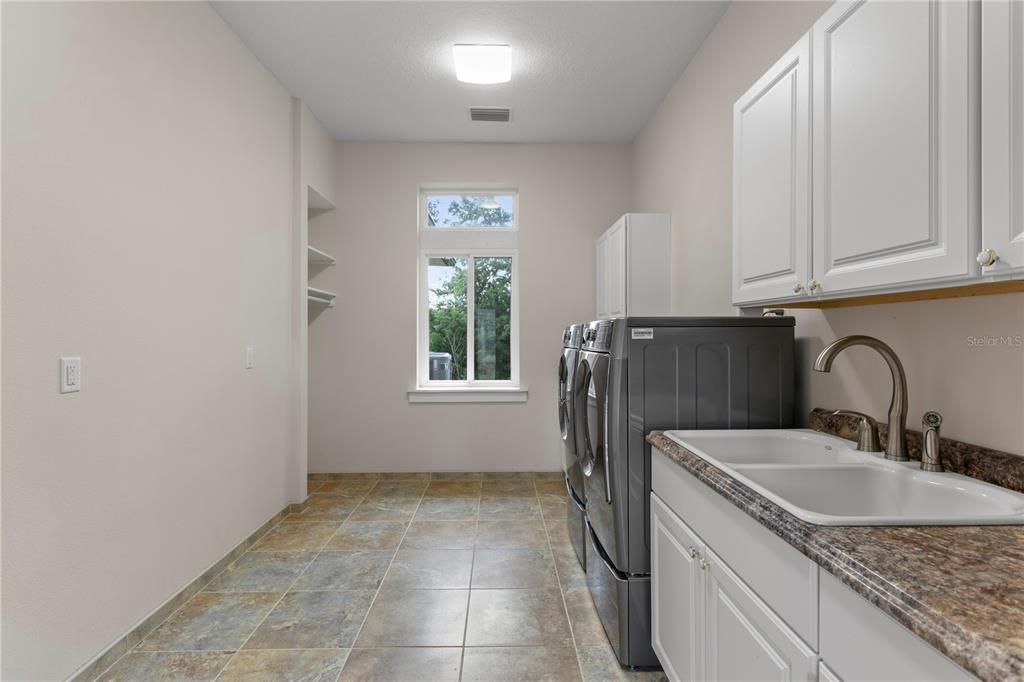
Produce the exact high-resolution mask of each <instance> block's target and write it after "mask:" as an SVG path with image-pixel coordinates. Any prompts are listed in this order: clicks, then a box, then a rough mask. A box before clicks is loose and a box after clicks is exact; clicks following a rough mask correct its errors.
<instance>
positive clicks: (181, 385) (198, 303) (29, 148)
mask: <svg viewBox="0 0 1024 682" xmlns="http://www.w3.org/2000/svg"><path fill="white" fill-rule="evenodd" d="M2 39H3V93H2V98H3V123H4V127H3V181H4V186H3V190H4V191H3V198H4V203H3V227H4V234H3V239H4V244H3V246H4V249H3V277H4V279H3V314H4V325H3V348H4V355H3V377H4V384H3V407H4V414H3V421H4V431H3V450H4V459H3V490H2V492H3V541H4V545H3V586H2V587H3V671H2V677H3V678H4V679H11V680H14V679H46V680H53V679H60V678H63V677H65V676H67V675H69V674H71V673H72V672H73V671H74V670H75V669H76V668H78V667H79V666H80V665H82V664H84V663H85V662H86V661H87V660H89V659H90V658H91V657H92V656H94V655H95V654H97V653H98V652H99V651H100V650H101V649H103V648H104V647H106V645H108V644H109V643H110V642H112V641H113V640H114V639H116V638H117V637H119V636H120V635H122V634H123V633H124V632H125V631H126V630H128V629H129V628H131V627H132V626H133V625H134V624H135V623H137V622H138V621H139V620H141V619H142V618H143V617H145V616H146V615H147V614H148V613H149V612H150V611H152V610H153V609H155V608H156V607H158V606H159V605H160V604H161V603H162V602H163V601H164V600H166V599H167V598H168V597H169V596H171V595H172V594H173V593H175V592H176V591H177V590H179V589H181V588H182V587H183V586H184V585H185V584H186V583H188V582H189V581H190V580H192V579H193V578H195V577H196V576H197V575H199V574H200V573H201V572H202V571H203V570H204V569H205V568H206V567H207V566H209V565H210V564H211V563H212V562H214V561H215V560H217V559H218V558H219V557H221V556H222V555H223V554H224V553H225V552H226V551H227V550H229V549H230V548H231V547H233V546H234V545H235V544H236V543H238V542H240V541H241V540H242V539H244V538H245V537H246V536H247V535H248V534H249V533H251V532H252V531H253V530H255V529H256V528H257V527H258V526H259V525H261V524H262V523H263V522H265V521H266V520H267V519H268V518H269V517H271V516H272V515H273V514H274V513H276V512H277V511H279V510H280V509H281V508H282V507H283V506H284V505H285V504H286V503H288V502H289V501H291V500H290V499H289V495H288V494H287V492H286V481H287V479H288V473H287V471H286V469H287V465H288V458H287V456H286V452H287V448H288V446H289V441H288V437H289V419H288V417H289V411H290V405H289V386H290V381H291V371H292V370H291V367H290V355H289V348H290V338H289V320H290V315H291V301H290V291H289V285H290V278H291V267H290V262H289V258H290V249H291V248H292V243H291V238H292V233H291V230H292V218H293V206H292V191H291V182H292V174H291V163H292V144H291V123H290V119H291V100H290V97H289V95H288V93H287V92H286V91H285V90H284V89H283V88H282V87H281V86H280V85H279V84H278V83H277V82H276V81H275V80H274V78H273V77H272V76H271V75H270V74H269V73H268V72H267V71H266V70H265V69H264V68H263V67H262V66H261V65H260V64H259V63H258V62H257V60H256V59H255V58H254V57H253V55H252V54H251V53H249V52H248V50H246V48H245V47H244V46H243V45H242V43H241V42H240V41H239V40H238V39H237V38H236V37H235V35H234V34H233V33H232V32H231V31H230V30H229V29H228V27H227V26H226V25H225V24H224V23H223V22H222V20H221V19H220V18H219V17H218V16H217V15H216V14H215V13H214V12H213V10H212V9H211V8H210V7H209V6H207V5H205V4H190V3H186V4H176V3H168V4H91V3H83V4H74V3H67V4H25V5H22V4H16V3H4V6H3V36H2ZM246 344H252V345H254V346H255V349H256V368H255V369H254V370H252V371H246V370H245V369H244V347H245V346H246ZM60 355H80V356H81V357H82V362H83V370H82V376H83V389H82V392H81V393H78V394H72V395H64V396H62V395H59V394H58V392H57V373H58V371H57V370H58V356H60Z"/></svg>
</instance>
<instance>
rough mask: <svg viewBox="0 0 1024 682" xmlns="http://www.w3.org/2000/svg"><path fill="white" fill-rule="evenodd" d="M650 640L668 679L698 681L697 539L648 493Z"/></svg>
mask: <svg viewBox="0 0 1024 682" xmlns="http://www.w3.org/2000/svg"><path fill="white" fill-rule="evenodd" d="M651 521H652V524H651V609H652V611H651V620H652V631H651V639H652V644H653V646H654V653H656V654H657V655H658V659H659V660H660V661H661V667H662V668H664V670H665V674H666V675H667V676H668V678H669V679H670V680H672V681H673V682H677V681H679V680H702V679H704V678H705V675H704V671H703V669H702V666H701V655H700V654H701V630H702V628H701V625H702V618H703V608H702V607H703V601H704V589H703V588H704V581H703V576H702V575H701V568H700V564H701V558H700V557H701V552H702V551H703V549H704V546H703V544H702V543H701V542H700V540H699V538H698V537H697V536H696V535H695V534H694V533H693V531H691V530H690V529H689V528H688V527H687V526H686V524H684V523H683V522H682V520H681V519H680V518H679V517H678V516H676V515H675V514H674V513H672V511H670V510H669V508H668V507H666V506H665V504H664V503H663V502H662V501H661V499H660V498H659V497H658V496H656V495H653V494H652V495H651Z"/></svg>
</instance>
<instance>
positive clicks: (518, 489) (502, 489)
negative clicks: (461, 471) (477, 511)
mask: <svg viewBox="0 0 1024 682" xmlns="http://www.w3.org/2000/svg"><path fill="white" fill-rule="evenodd" d="M533 486H534V482H533V479H526V478H522V479H520V478H497V479H487V480H484V482H483V485H482V486H481V487H480V494H482V495H483V496H485V497H487V496H490V497H536V496H537V490H536V489H535V488H534V487H533Z"/></svg>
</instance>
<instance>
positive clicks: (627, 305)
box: [596, 213, 672, 319]
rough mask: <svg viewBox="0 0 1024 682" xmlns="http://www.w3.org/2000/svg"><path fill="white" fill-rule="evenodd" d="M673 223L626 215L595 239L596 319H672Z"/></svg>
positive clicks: (660, 216)
mask: <svg viewBox="0 0 1024 682" xmlns="http://www.w3.org/2000/svg"><path fill="white" fill-rule="evenodd" d="M671 247H672V224H671V221H670V219H669V216H667V215H664V214H661V213H627V214H626V215H624V216H622V217H621V218H619V219H618V220H617V221H615V224H614V225H612V226H611V227H610V228H608V229H607V230H606V231H605V232H604V234H602V235H601V236H600V237H599V238H598V240H597V248H596V256H597V317H598V318H599V319H605V318H612V317H626V316H634V317H635V316H639V315H668V314H669V313H670V312H671V310H670V307H671V306H670V304H671V287H672V282H671V257H672V254H671Z"/></svg>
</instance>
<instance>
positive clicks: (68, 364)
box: [60, 357, 82, 393]
mask: <svg viewBox="0 0 1024 682" xmlns="http://www.w3.org/2000/svg"><path fill="white" fill-rule="evenodd" d="M81 390H82V358H78V357H61V359H60V392H61V393H78V392H79V391H81Z"/></svg>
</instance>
